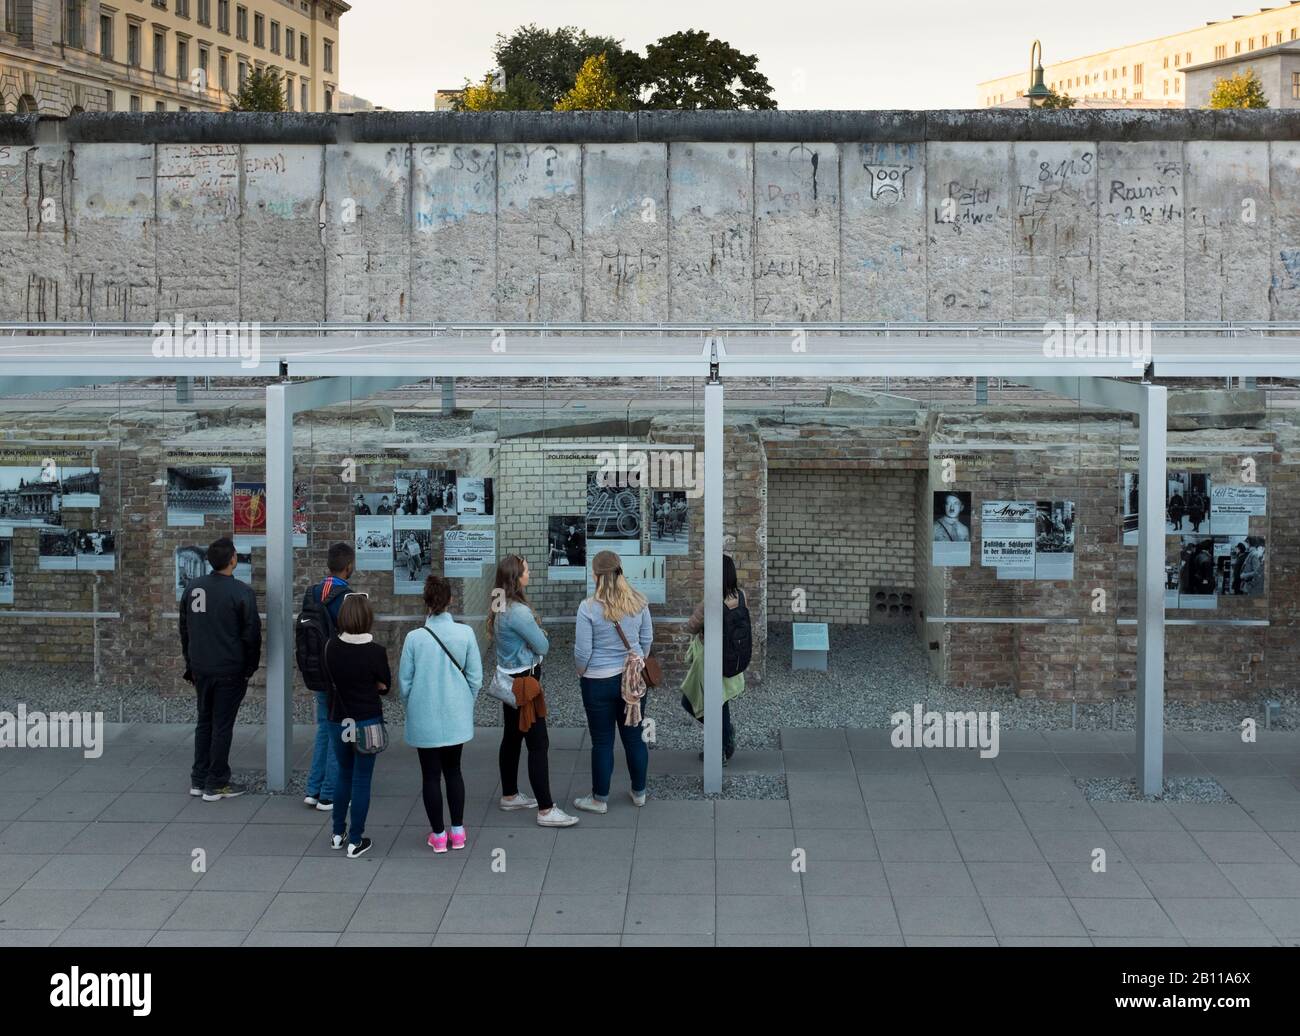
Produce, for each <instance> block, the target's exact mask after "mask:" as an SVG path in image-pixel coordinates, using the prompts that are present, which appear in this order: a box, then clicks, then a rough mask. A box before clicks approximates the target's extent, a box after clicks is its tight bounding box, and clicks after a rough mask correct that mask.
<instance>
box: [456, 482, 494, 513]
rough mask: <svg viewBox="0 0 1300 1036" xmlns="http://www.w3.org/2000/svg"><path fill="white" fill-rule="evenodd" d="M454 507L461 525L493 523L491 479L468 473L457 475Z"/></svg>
mask: <svg viewBox="0 0 1300 1036" xmlns="http://www.w3.org/2000/svg"><path fill="white" fill-rule="evenodd" d="M456 508H457V512H456V513H457V515H458V516H459V521H460V524H461V525H495V524H496V520H497V519H496V503H495V501H494V499H493V489H492V479H490V478H477V477H473V476H470V475H460V476H459V477H457V479H456Z"/></svg>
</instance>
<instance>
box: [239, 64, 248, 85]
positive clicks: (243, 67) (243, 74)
mask: <svg viewBox="0 0 1300 1036" xmlns="http://www.w3.org/2000/svg"><path fill="white" fill-rule="evenodd" d="M247 78H248V62H247V61H241V62H240V63H239V89H241V90H242V89H243V88H244V80H245V79H247Z"/></svg>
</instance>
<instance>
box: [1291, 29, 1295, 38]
mask: <svg viewBox="0 0 1300 1036" xmlns="http://www.w3.org/2000/svg"><path fill="white" fill-rule="evenodd" d="M1291 38H1292V39H1295V29H1292V30H1291Z"/></svg>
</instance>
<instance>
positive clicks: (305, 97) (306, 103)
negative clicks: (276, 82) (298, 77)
mask: <svg viewBox="0 0 1300 1036" xmlns="http://www.w3.org/2000/svg"><path fill="white" fill-rule="evenodd" d="M298 92H299V93H300V94H301V95H302V104H301V105H300V107H301V108H302V110H303V111H305V112H309V111H311V95H310V94H309V93H308V92H307V84H306V83H299V84H298Z"/></svg>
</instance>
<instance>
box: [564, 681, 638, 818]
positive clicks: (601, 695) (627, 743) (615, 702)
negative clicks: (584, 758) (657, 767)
mask: <svg viewBox="0 0 1300 1036" xmlns="http://www.w3.org/2000/svg"><path fill="white" fill-rule="evenodd" d="M578 683H579V684H580V685H581V687H582V706H583V708H584V709H586V712H587V730H588V731H589V732H590V733H591V793H592V795H594V796H595V797H596V798H598V799H607V798H609V782H610V780H611V779H612V778H613V776H614V731H615V730H617V731H618V736H619V738H620V739H621V740H622V742H623V754H624V755H626V756H627V772H628V777H629V778H630V779H631V782H632V790H633V791H634V792H636V793H637V794H638V795H639V794H640V793H641V792H643V791H645V786H646V776H647V772H648V771H649V769H650V749H649V748H648V747H647V746H646V743H645V739H644V737H643V736H642V732H641V728H640V727H639V726H637V727H628V726H624V725H623V712H624V704H623V695H622V690H621V689H622V686H623V675H622V674H621V673H620V674H618V675H616V676H609V677H605V678H603V679H598V680H593V679H589V678H588V677H585V676H583V677H580V678H579V680H578ZM649 703H650V696H649V694H647V695H646V696H645V697H644V698H642V699H641V712H642V715H643V716H644V715H645V710H646V708H647V706H648V705H649Z"/></svg>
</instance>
